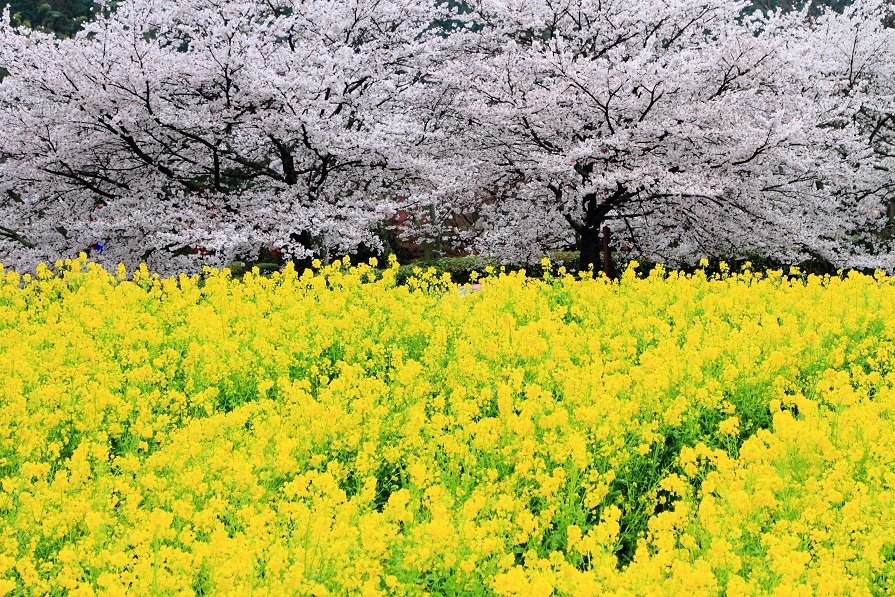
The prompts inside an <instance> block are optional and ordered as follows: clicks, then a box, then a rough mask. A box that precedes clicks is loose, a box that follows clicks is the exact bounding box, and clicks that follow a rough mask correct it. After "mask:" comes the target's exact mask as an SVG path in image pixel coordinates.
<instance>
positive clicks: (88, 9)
mask: <svg viewBox="0 0 895 597" xmlns="http://www.w3.org/2000/svg"><path fill="white" fill-rule="evenodd" d="M95 8H96V3H94V2H93V0H11V1H10V2H9V13H10V16H11V17H12V20H13V22H14V23H15V24H17V25H24V26H26V27H31V28H33V29H39V30H42V31H46V32H53V33H55V34H56V35H58V36H60V37H71V36H73V35H74V34H75V33H77V32H78V30H79V29H80V28H81V25H82V23H84V22H85V21H87V20H89V19H91V18H92V16H93V13H94V10H95Z"/></svg>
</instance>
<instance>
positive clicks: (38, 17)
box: [9, 0, 851, 37]
mask: <svg viewBox="0 0 895 597" xmlns="http://www.w3.org/2000/svg"><path fill="white" fill-rule="evenodd" d="M446 2H447V4H448V5H451V6H457V7H462V6H463V1H462V0H446ZM850 2H851V0H810V2H808V3H807V4H810V5H811V8H812V10H814V11H819V10H821V9H822V8H823V7H825V6H829V7H832V8H834V9H835V10H842V9H843V8H844V7H846V6H848V4H850ZM805 4H806V2H805V1H804V0H753V6H754V7H755V9H757V10H775V9H777V8H781V9H783V10H792V9H799V8H802V7H804V6H805ZM9 6H10V10H9V12H10V14H11V16H12V20H13V22H14V23H15V24H19V25H25V26H27V27H32V28H34V29H39V30H42V31H47V32H50V31H52V32H54V33H55V34H56V35H58V36H60V37H69V36H72V35H74V34H75V33H77V31H78V29H80V28H81V24H82V23H84V22H85V21H87V20H88V19H90V18H91V17H92V16H93V14H94V13H95V11H96V9H97V5H96V3H95V2H94V1H93V0H11V2H10V3H9Z"/></svg>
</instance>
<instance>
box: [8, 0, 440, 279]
mask: <svg viewBox="0 0 895 597" xmlns="http://www.w3.org/2000/svg"><path fill="white" fill-rule="evenodd" d="M435 14H436V9H435V7H434V6H427V5H426V4H425V3H420V2H418V1H415V0H272V1H255V0H185V1H173V0H125V1H123V2H121V3H120V4H119V5H118V6H117V8H116V9H115V10H114V11H106V16H105V17H103V18H100V19H98V20H97V21H95V22H92V23H89V24H87V25H86V26H85V29H84V30H83V31H81V32H80V33H79V34H78V35H77V36H76V37H75V38H74V39H67V40H58V39H55V38H54V37H52V36H50V35H45V34H41V33H39V32H34V31H30V30H25V29H21V28H15V27H12V26H11V25H10V23H9V16H8V14H6V16H5V17H4V21H3V24H2V26H0V65H2V66H3V67H5V68H6V69H7V70H8V72H9V75H8V76H7V77H6V78H5V79H4V80H3V82H2V83H0V123H2V124H0V126H2V129H3V131H4V134H3V135H2V137H0V156H2V157H0V160H2V164H0V185H2V187H3V188H2V189H0V190H2V193H3V198H2V199H0V218H2V219H0V222H2V227H0V260H3V261H5V262H7V263H9V264H12V265H16V266H20V267H30V266H33V265H34V263H36V262H37V261H40V260H49V261H52V260H54V259H57V258H60V257H63V256H67V255H71V254H73V253H76V252H77V251H78V250H83V249H90V250H92V253H91V255H92V257H95V258H96V259H98V260H99V261H104V262H109V263H115V262H118V261H124V262H125V263H129V264H135V263H137V262H139V261H146V262H148V263H149V265H150V266H151V267H153V268H154V269H156V270H159V271H165V272H172V271H184V270H195V269H196V268H197V267H199V265H201V264H212V265H223V264H226V263H227V262H229V261H230V260H232V259H234V258H235V257H238V256H241V255H248V256H252V255H257V254H258V251H259V250H261V249H264V248H267V249H269V250H271V251H274V252H279V253H280V254H282V255H283V256H285V257H303V256H306V255H310V254H312V253H313V254H317V255H321V256H324V257H325V256H327V254H330V253H336V252H338V253H344V252H347V251H350V250H353V249H356V248H357V247H360V246H366V247H368V248H372V249H375V248H377V247H378V246H379V238H378V237H377V236H376V235H375V234H374V231H375V230H376V227H377V225H378V224H379V223H380V222H381V221H382V220H383V219H384V218H385V217H386V216H387V214H388V213H390V211H391V210H392V208H393V204H394V199H395V198H396V197H400V196H409V195H410V191H409V190H408V189H410V187H411V186H412V184H411V183H412V182H413V181H414V179H415V178H416V177H417V175H418V167H419V164H417V163H416V162H415V161H414V156H413V152H412V151H411V149H412V148H409V147H408V144H411V143H412V142H413V140H414V139H416V138H417V137H419V130H418V126H419V118H418V117H416V116H415V115H412V114H411V113H410V112H409V111H408V110H410V108H411V107H412V106H413V105H415V104H413V102H411V101H410V99H411V98H410V96H407V97H405V95H407V93H408V90H410V89H412V88H413V87H414V85H416V83H417V82H418V80H419V68H418V67H417V66H415V62H419V61H425V57H426V56H427V55H428V49H427V48H428V45H427V44H428V41H427V40H429V39H430V38H431V37H434V36H435V35H434V32H433V31H431V27H430V24H431V21H432V18H433V15H435Z"/></svg>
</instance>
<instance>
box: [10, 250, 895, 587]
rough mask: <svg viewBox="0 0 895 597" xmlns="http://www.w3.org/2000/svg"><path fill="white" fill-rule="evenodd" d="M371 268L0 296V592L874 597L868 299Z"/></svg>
mask: <svg viewBox="0 0 895 597" xmlns="http://www.w3.org/2000/svg"><path fill="white" fill-rule="evenodd" d="M315 265H316V264H315ZM547 266H548V267H549V264H547ZM396 272H397V266H396V264H394V263H392V264H391V266H390V267H388V268H387V269H385V270H377V269H375V268H374V267H372V266H370V265H359V266H354V267H351V266H349V265H348V264H346V263H341V262H337V263H334V264H332V265H330V266H326V267H317V268H316V269H315V270H314V271H312V270H308V271H305V272H304V273H302V274H298V273H297V272H295V271H294V269H292V268H287V269H286V270H285V271H284V272H281V273H276V274H273V275H272V276H270V277H266V276H261V275H259V273H258V272H257V271H255V272H253V273H248V274H246V275H245V277H244V278H242V279H233V278H232V277H231V276H230V272H229V271H227V270H223V271H216V270H208V271H206V272H205V275H203V276H202V277H199V276H194V277H188V276H179V277H176V278H168V279H160V278H159V277H158V276H155V275H152V274H150V272H148V271H147V270H146V269H145V268H141V269H139V270H137V271H136V272H131V273H130V274H128V272H126V271H124V269H123V268H119V270H118V271H117V272H115V273H109V272H106V271H104V270H103V269H101V268H99V267H97V266H96V265H93V264H90V263H87V262H86V259H85V258H83V257H82V258H81V259H77V260H71V261H68V262H65V263H57V264H56V266H55V268H47V267H41V268H39V269H38V271H37V272H36V275H35V276H33V277H31V276H28V275H22V276H20V275H18V274H16V273H14V272H5V271H3V270H2V269H0V595H3V594H9V595H45V594H52V595H70V596H79V595H95V594H102V595H176V596H181V595H205V594H215V595H249V594H272V595H486V594H487V595H505V596H510V595H518V596H549V595H608V594H611V595H681V594H689V595H694V596H696V595H725V594H726V595H814V594H818V595H819V594H824V595H887V594H893V590H895V589H893V587H895V315H893V313H892V311H891V305H892V304H895V281H893V280H892V279H890V278H888V277H886V276H883V275H877V276H873V277H871V276H863V275H857V274H850V275H848V276H847V277H844V278H843V277H832V278H831V277H824V278H821V277H816V276H805V275H802V274H799V273H798V272H792V274H793V275H789V276H785V275H784V274H783V272H780V271H776V272H770V273H769V274H767V275H758V274H752V273H750V272H749V271H748V270H747V271H743V272H740V273H736V274H733V273H726V274H723V275H721V276H714V277H707V276H706V274H705V273H704V272H703V271H697V272H696V273H695V274H692V275H683V274H679V273H677V272H666V271H665V270H663V269H661V268H657V269H656V270H654V271H653V272H652V273H651V274H650V275H649V276H648V277H646V278H640V277H637V276H636V275H635V274H634V270H633V269H632V268H629V269H628V270H627V271H626V273H625V274H624V275H623V276H622V278H621V280H619V281H610V280H607V279H605V278H597V279H591V278H587V279H581V280H579V279H575V278H573V277H572V276H571V275H568V274H564V273H562V272H554V273H553V275H547V276H545V278H544V279H543V280H534V279H529V278H526V277H525V276H524V274H520V273H513V274H505V273H493V272H492V273H490V274H488V275H485V276H483V277H482V278H480V279H479V280H478V282H479V283H480V284H481V291H479V292H474V293H469V292H466V293H464V292H461V290H462V289H461V288H460V287H458V286H456V285H454V284H452V283H451V282H450V281H449V280H446V279H444V278H442V277H438V276H437V275H435V274H433V273H432V272H423V271H421V272H420V275H419V276H418V278H416V279H415V280H414V281H413V282H412V283H411V284H408V285H400V286H399V285H396V284H395V276H396Z"/></svg>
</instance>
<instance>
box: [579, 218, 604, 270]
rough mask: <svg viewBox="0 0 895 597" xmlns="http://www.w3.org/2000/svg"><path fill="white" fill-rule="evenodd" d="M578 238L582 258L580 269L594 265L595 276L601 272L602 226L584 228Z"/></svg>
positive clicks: (580, 258)
mask: <svg viewBox="0 0 895 597" xmlns="http://www.w3.org/2000/svg"><path fill="white" fill-rule="evenodd" d="M575 236H576V244H577V245H578V251H579V253H580V256H579V258H578V267H579V269H580V270H581V271H587V268H588V267H589V266H591V265H593V270H594V274H596V273H597V272H598V271H600V264H601V263H602V262H601V260H600V226H599V224H597V225H596V226H584V227H582V229H581V230H580V231H579V232H578V234H576V235H575Z"/></svg>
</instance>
